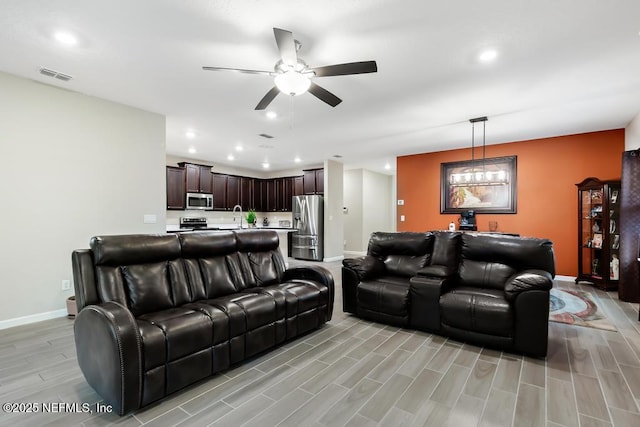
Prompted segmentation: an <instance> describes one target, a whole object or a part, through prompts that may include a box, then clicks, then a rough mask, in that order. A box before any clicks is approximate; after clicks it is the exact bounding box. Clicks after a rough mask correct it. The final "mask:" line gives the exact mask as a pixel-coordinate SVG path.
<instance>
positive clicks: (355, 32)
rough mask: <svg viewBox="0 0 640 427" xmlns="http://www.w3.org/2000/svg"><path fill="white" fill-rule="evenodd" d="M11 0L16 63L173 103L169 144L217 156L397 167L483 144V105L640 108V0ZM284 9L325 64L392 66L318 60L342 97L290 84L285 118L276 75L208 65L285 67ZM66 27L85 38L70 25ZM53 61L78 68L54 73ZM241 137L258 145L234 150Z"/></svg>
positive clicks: (589, 110)
mask: <svg viewBox="0 0 640 427" xmlns="http://www.w3.org/2000/svg"><path fill="white" fill-rule="evenodd" d="M0 8H1V10H2V13H1V14H0V52H1V54H0V70H2V71H6V72H8V73H12V74H16V75H19V76H24V77H26V78H30V79H34V80H37V81H41V82H45V83H48V84H53V85H56V86H59V87H63V88H68V89H70V90H74V91H78V92H81V93H85V94H89V95H93V96H97V97H100V98H105V99H109V100H113V101H116V102H120V103H123V104H127V105H131V106H135V107H138V108H141V109H145V110H150V111H153V112H157V113H160V114H163V115H165V116H166V117H167V152H168V153H169V154H172V155H176V156H181V157H190V158H195V159H200V160H204V161H209V162H212V163H213V164H214V165H215V164H225V165H229V166H234V167H240V168H248V169H256V170H259V169H261V163H262V162H263V161H265V160H268V161H269V162H270V164H271V170H272V171H277V170H285V169H292V168H294V167H298V166H303V167H304V166H314V165H318V164H321V163H322V161H323V160H324V159H327V158H331V157H332V156H333V155H336V154H338V155H341V156H342V161H343V162H344V163H345V166H346V167H368V168H371V169H374V170H379V171H381V172H382V171H383V169H382V167H383V166H384V164H385V163H386V162H389V163H390V164H391V165H392V166H393V167H394V168H395V157H396V156H398V155H405V154H413V153H424V152H430V151H440V150H446V149H452V148H460V147H466V146H469V145H470V139H471V136H470V135H471V125H470V124H469V122H468V119H470V118H473V117H477V116H483V115H486V116H488V117H489V121H488V123H487V143H488V144H495V143H501V142H509V141H517V140H526V139H533V138H541V137H547V136H556V135H565V134H574V133H581V132H590V131H597V130H605V129H615V128H623V127H625V126H626V125H627V124H628V123H629V122H630V121H631V119H632V118H633V117H634V116H635V115H636V114H637V113H639V112H640V35H639V32H640V19H639V18H640V1H639V0H609V1H603V0H536V1H531V0H485V1H477V0H456V1H442V0H437V1H435V0H403V1H391V0H367V1H364V0H315V1H308V0H279V1H278V0H271V1H257V0H218V1H213V0H181V1H176V0H135V1H131V0H109V1H107V0H102V1H99V0H96V1H91V2H89V1H86V0H64V1H63V0H3V1H2V5H1V6H0ZM272 27H279V28H284V29H287V30H290V31H292V32H293V34H294V37H295V38H296V39H297V40H299V41H300V42H301V43H302V45H303V46H302V49H301V50H300V51H299V52H298V55H299V57H300V58H303V59H304V60H305V61H306V62H307V64H309V65H310V66H312V67H315V66H322V65H330V64H337V63H343V62H352V61H363V60H372V59H373V60H376V61H377V64H378V73H374V74H363V75H356V76H339V77H324V78H317V79H316V80H315V82H316V83H318V84H320V85H321V86H323V87H324V88H326V89H328V90H330V91H331V92H333V93H334V94H336V95H337V96H339V97H340V98H342V100H343V102H342V104H340V105H338V106H337V107H336V108H331V107H329V106H328V105H326V104H324V103H323V102H321V101H319V100H318V99H316V98H315V97H313V96H312V95H310V94H308V93H307V94H303V95H301V96H298V97H295V98H290V97H289V96H285V95H282V94H281V95H279V96H278V97H277V98H276V99H275V101H274V102H273V103H272V104H271V106H270V108H269V109H270V110H273V111H276V112H277V113H278V114H279V117H278V118H277V119H276V120H270V119H267V118H266V117H265V115H264V112H258V111H254V107H255V105H256V104H257V103H258V101H259V100H260V99H261V98H262V96H263V95H264V94H265V93H266V92H267V91H268V90H269V89H271V87H272V86H273V82H272V80H271V78H270V77H269V76H263V75H250V74H239V73H231V72H228V73H225V72H211V71H203V70H202V69H201V67H202V66H203V65H208V66H220V67H237V68H247V69H258V70H271V69H272V68H273V66H274V64H275V62H276V61H277V60H278V58H279V56H278V55H279V54H278V51H277V48H276V44H275V40H274V37H273V30H272ZM58 29H65V30H68V31H70V32H72V33H74V34H76V36H77V37H78V39H79V42H78V44H77V45H76V46H74V47H68V46H63V45H60V44H59V43H58V42H56V41H55V40H54V39H53V37H52V34H53V33H54V32H55V31H56V30H58ZM486 48H492V49H495V50H497V51H498V57H497V59H496V60H495V61H494V62H493V63H490V64H486V63H481V62H479V61H478V60H477V55H478V54H479V53H480V52H481V51H482V50H484V49H486ZM41 66H44V67H47V68H51V69H54V70H58V71H61V72H63V73H65V74H69V75H71V76H73V79H72V80H71V81H69V82H66V83H65V82H60V81H58V80H54V79H51V78H48V77H44V76H42V75H40V74H39V73H38V70H39V68H40V67H41ZM0 102H1V101H0ZM190 129H192V130H194V131H195V132H196V137H195V138H194V139H191V140H190V139H188V138H187V137H186V136H185V132H186V131H187V130H190ZM260 133H267V134H270V135H273V136H274V137H275V138H273V139H270V140H267V139H264V138H262V137H259V136H258V134H260ZM238 143H240V144H242V145H243V146H244V148H245V150H244V151H243V152H240V153H236V152H234V146H235V145H236V144H238ZM265 144H266V145H268V146H271V147H272V148H265V147H264V145H265ZM191 146H193V147H195V148H196V150H197V153H196V154H188V151H187V150H188V148H189V147H191ZM230 153H233V154H234V155H235V160H234V161H232V162H230V161H228V160H227V155H228V154H230ZM296 155H298V156H300V158H301V159H302V163H301V164H300V165H296V164H294V163H293V158H294V157H295V156H296Z"/></svg>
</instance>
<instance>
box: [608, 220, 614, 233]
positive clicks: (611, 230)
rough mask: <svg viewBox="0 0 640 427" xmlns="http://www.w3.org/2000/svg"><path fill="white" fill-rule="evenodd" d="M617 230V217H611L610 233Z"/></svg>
mask: <svg viewBox="0 0 640 427" xmlns="http://www.w3.org/2000/svg"><path fill="white" fill-rule="evenodd" d="M615 231H616V220H615V219H610V220H609V233H615Z"/></svg>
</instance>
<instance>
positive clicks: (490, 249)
mask: <svg viewBox="0 0 640 427" xmlns="http://www.w3.org/2000/svg"><path fill="white" fill-rule="evenodd" d="M554 276H555V260H554V253H553V245H552V243H551V242H550V241H549V240H546V239H536V238H520V237H514V236H507V235H496V234H482V233H459V232H426V233H410V232H401V233H373V235H372V236H371V239H370V240H369V248H368V252H367V256H365V257H360V258H352V259H345V260H344V261H343V268H342V288H343V291H342V293H343V309H344V311H345V312H349V313H354V314H356V315H358V316H360V317H363V318H367V319H370V320H374V321H378V322H383V323H388V324H392V325H396V326H401V327H407V328H415V329H420V330H424V331H429V332H434V333H437V334H441V335H446V336H450V337H452V338H455V339H458V340H461V341H468V342H472V343H475V344H478V345H484V346H489V347H494V348H499V349H502V350H506V351H511V352H516V353H524V354H528V355H531V356H536V357H544V356H546V354H547V338H548V317H549V290H550V289H551V287H552V285H553V277H554Z"/></svg>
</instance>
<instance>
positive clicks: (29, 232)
mask: <svg viewBox="0 0 640 427" xmlns="http://www.w3.org/2000/svg"><path fill="white" fill-rule="evenodd" d="M0 117H1V118H2V119H1V120H0V159H2V166H1V167H0V194H1V195H2V202H3V209H2V226H3V232H2V245H1V246H2V247H1V249H0V258H1V259H2V280H1V281H0V291H2V295H3V296H4V297H3V298H2V299H0V328H2V327H8V326H12V325H13V324H15V323H19V322H22V321H28V319H31V320H33V319H34V318H36V317H37V316H34V315H38V314H41V315H42V316H41V318H42V317H43V316H45V317H46V316H47V315H54V314H59V313H58V312H56V310H62V309H64V308H65V307H66V304H65V300H66V298H67V297H68V296H70V295H72V294H73V291H62V290H61V281H62V280H63V279H71V278H72V272H71V252H72V250H73V249H76V248H85V247H88V244H89V239H90V238H91V236H94V235H98V234H120V233H155V232H164V231H165V215H166V214H165V212H166V210H165V207H166V201H165V198H166V190H165V118H164V117H163V116H161V115H158V114H154V113H149V112H146V111H142V110H138V109H135V108H131V107H127V106H124V105H121V104H115V103H113V102H109V101H105V100H102V99H98V98H93V97H89V96H86V95H82V94H79V93H75V92H71V91H67V90H63V89H59V88H56V87H53V86H48V85H44V84H41V83H37V82H34V81H31V80H26V79H22V78H18V77H15V76H12V75H9V74H4V73H0ZM145 214H153V215H156V219H157V222H156V223H155V224H144V223H143V216H144V215H145ZM43 313H48V314H43ZM23 316H33V317H29V318H28V319H16V318H20V317H23ZM9 319H11V320H9Z"/></svg>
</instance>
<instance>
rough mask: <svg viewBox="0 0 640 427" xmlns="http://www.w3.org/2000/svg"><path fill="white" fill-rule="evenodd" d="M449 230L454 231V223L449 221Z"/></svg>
mask: <svg viewBox="0 0 640 427" xmlns="http://www.w3.org/2000/svg"><path fill="white" fill-rule="evenodd" d="M449 231H456V223H455V222H453V221H451V222H450V223H449Z"/></svg>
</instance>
